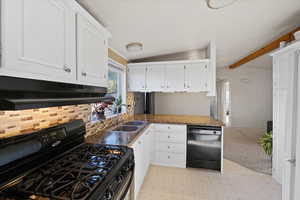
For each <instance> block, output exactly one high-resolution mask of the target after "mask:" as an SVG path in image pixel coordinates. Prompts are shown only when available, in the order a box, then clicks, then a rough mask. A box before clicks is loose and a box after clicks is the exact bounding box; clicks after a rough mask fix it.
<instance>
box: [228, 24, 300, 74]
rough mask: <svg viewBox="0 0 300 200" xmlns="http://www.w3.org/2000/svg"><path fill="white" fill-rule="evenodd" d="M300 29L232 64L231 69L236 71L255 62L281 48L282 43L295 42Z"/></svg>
mask: <svg viewBox="0 0 300 200" xmlns="http://www.w3.org/2000/svg"><path fill="white" fill-rule="evenodd" d="M299 30H300V27H298V28H296V29H295V30H293V31H292V32H289V33H288V34H285V35H283V36H281V37H280V38H278V39H277V40H274V41H273V42H271V43H269V44H268V45H266V46H264V47H263V48H261V49H259V50H257V51H255V52H254V53H251V54H250V55H248V56H246V57H244V58H242V59H241V60H239V61H238V62H236V63H234V64H232V65H230V66H229V69H235V68H237V67H240V66H241V65H243V64H245V63H247V62H250V61H251V60H254V59H255V58H257V57H260V56H262V55H264V54H266V53H269V52H271V51H273V50H275V49H277V48H279V46H280V42H283V41H285V42H291V41H293V40H294V39H295V38H294V35H293V34H294V33H295V32H297V31H299Z"/></svg>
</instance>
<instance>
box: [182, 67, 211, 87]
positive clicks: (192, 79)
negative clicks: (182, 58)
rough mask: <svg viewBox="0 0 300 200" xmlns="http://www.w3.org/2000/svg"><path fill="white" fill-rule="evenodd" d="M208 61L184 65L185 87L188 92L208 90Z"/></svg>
mask: <svg viewBox="0 0 300 200" xmlns="http://www.w3.org/2000/svg"><path fill="white" fill-rule="evenodd" d="M208 79H209V74H208V63H192V64H187V65H185V89H186V91H188V92H207V91H208Z"/></svg>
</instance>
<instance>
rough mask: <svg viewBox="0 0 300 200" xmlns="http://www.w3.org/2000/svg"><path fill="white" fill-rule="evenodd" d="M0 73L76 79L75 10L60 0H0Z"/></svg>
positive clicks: (71, 80)
mask: <svg viewBox="0 0 300 200" xmlns="http://www.w3.org/2000/svg"><path fill="white" fill-rule="evenodd" d="M1 3H2V5H1V6H2V7H1V12H2V27H1V31H2V32H1V35H2V38H1V39H2V48H3V49H2V64H1V68H0V73H1V75H8V76H17V77H22V78H32V79H42V80H50V81H62V82H65V81H68V82H73V81H75V80H76V41H75V34H76V33H75V28H74V27H75V12H74V11H73V10H72V8H71V7H69V6H68V5H67V4H66V3H64V1H62V0H48V1H36V0H26V1H25V0H17V1H16V0H1Z"/></svg>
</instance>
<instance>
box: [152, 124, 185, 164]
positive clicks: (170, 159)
mask: <svg viewBox="0 0 300 200" xmlns="http://www.w3.org/2000/svg"><path fill="white" fill-rule="evenodd" d="M153 132H154V141H155V158H154V161H153V164H156V165H163V166H170V167H181V168H185V167H186V141H187V138H186V137H187V128H186V125H174V124H155V125H154V128H153Z"/></svg>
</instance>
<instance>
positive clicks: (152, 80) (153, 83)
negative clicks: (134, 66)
mask: <svg viewBox="0 0 300 200" xmlns="http://www.w3.org/2000/svg"><path fill="white" fill-rule="evenodd" d="M146 81H147V84H146V87H147V88H146V89H147V90H148V91H151V92H159V91H162V90H164V89H165V87H166V85H165V66H164V65H149V66H148V67H147V73H146Z"/></svg>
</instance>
